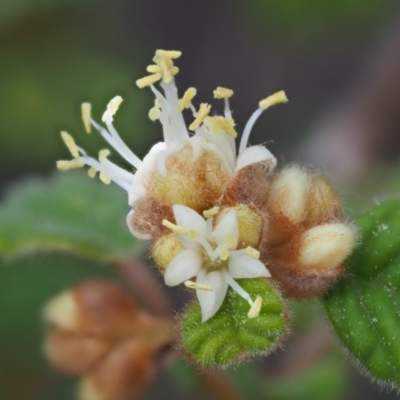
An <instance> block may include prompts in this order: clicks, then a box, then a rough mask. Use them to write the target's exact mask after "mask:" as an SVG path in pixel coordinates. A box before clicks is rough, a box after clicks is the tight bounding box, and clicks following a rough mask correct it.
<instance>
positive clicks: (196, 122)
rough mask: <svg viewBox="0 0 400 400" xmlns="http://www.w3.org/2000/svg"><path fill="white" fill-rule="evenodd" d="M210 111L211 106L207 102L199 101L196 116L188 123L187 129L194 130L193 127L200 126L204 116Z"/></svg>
mask: <svg viewBox="0 0 400 400" xmlns="http://www.w3.org/2000/svg"><path fill="white" fill-rule="evenodd" d="M210 111H211V106H210V105H209V104H207V103H201V104H200V108H199V112H198V114H197V117H196V119H195V120H194V121H193V122H192V123H191V124H190V126H189V129H190V130H191V131H194V130H195V129H197V128H198V127H199V126H200V124H201V123H202V122H203V120H204V118H205V117H207V115H208V114H209V113H210Z"/></svg>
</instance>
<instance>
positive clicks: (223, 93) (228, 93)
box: [214, 86, 233, 99]
mask: <svg viewBox="0 0 400 400" xmlns="http://www.w3.org/2000/svg"><path fill="white" fill-rule="evenodd" d="M232 96H233V90H232V89H227V88H224V87H221V86H219V87H217V88H216V89H215V90H214V98H215V99H229V98H231V97H232Z"/></svg>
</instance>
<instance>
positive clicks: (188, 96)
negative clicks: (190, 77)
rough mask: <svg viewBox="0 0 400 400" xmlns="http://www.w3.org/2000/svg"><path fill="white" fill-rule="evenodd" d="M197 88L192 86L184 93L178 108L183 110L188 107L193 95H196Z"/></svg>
mask: <svg viewBox="0 0 400 400" xmlns="http://www.w3.org/2000/svg"><path fill="white" fill-rule="evenodd" d="M196 93H197V89H196V88H194V87H190V88H189V89H188V90H186V92H185V93H184V95H183V97H182V98H181V99H180V100H179V105H178V110H179V111H180V112H182V111H183V110H184V109H185V108H188V107H189V106H190V104H191V103H192V100H193V97H194V96H196Z"/></svg>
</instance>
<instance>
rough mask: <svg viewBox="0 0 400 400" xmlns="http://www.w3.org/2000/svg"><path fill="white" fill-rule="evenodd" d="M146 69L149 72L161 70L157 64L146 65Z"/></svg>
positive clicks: (154, 72)
mask: <svg viewBox="0 0 400 400" xmlns="http://www.w3.org/2000/svg"><path fill="white" fill-rule="evenodd" d="M146 70H147V72H150V73H151V74H158V73H160V72H161V67H160V66H159V65H148V66H147V68H146Z"/></svg>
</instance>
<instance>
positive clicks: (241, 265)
mask: <svg viewBox="0 0 400 400" xmlns="http://www.w3.org/2000/svg"><path fill="white" fill-rule="evenodd" d="M173 212H174V216H175V220H176V222H177V224H176V225H174V224H172V223H171V222H169V221H166V220H164V221H163V224H164V225H165V226H166V227H168V228H170V229H171V230H172V231H173V232H174V233H175V234H176V236H177V238H178V239H179V240H180V241H181V243H182V244H183V245H184V246H185V247H186V250H184V251H182V252H181V253H179V254H178V255H177V256H176V257H175V258H174V259H173V260H172V261H171V262H170V263H169V264H168V266H167V268H166V270H165V275H164V279H165V283H166V284H167V285H168V286H175V285H179V284H180V283H183V282H187V281H188V280H189V279H191V278H193V277H196V283H193V282H188V283H187V286H189V287H192V288H194V289H197V290H196V293H197V297H198V299H199V302H200V306H201V312H202V317H203V322H204V321H207V320H208V319H209V318H211V317H212V316H214V315H215V313H216V312H217V311H218V310H219V308H220V307H221V305H222V303H223V301H224V298H225V295H226V293H227V290H228V286H230V287H231V288H232V289H233V290H234V291H235V292H236V293H238V294H239V295H240V296H242V297H243V298H244V299H245V300H247V301H248V303H249V304H250V306H251V307H252V308H251V312H250V313H249V314H248V315H249V317H256V316H257V315H258V313H259V309H260V307H261V298H258V299H257V300H256V301H255V302H253V300H252V299H251V297H250V295H249V294H248V293H247V292H246V291H245V290H244V289H243V288H241V287H240V286H239V284H238V283H237V282H236V281H235V279H242V278H260V277H270V276H271V275H270V273H269V271H268V269H267V268H266V267H265V265H264V264H263V263H262V262H261V261H259V260H258V257H259V252H258V251H257V250H255V249H253V248H251V247H248V248H246V249H241V250H237V246H238V239H239V227H238V220H237V217H236V213H235V211H234V210H231V211H229V212H228V213H227V214H226V215H224V216H223V217H222V218H221V220H220V221H219V223H218V224H217V225H216V226H215V228H214V229H213V215H215V214H216V213H217V212H218V207H215V208H214V209H212V210H208V211H205V212H204V214H205V216H206V217H208V218H207V220H205V219H204V218H203V217H202V216H200V215H199V214H198V213H197V212H195V211H194V210H192V209H190V208H188V207H186V206H184V205H180V204H176V205H174V206H173Z"/></svg>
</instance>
